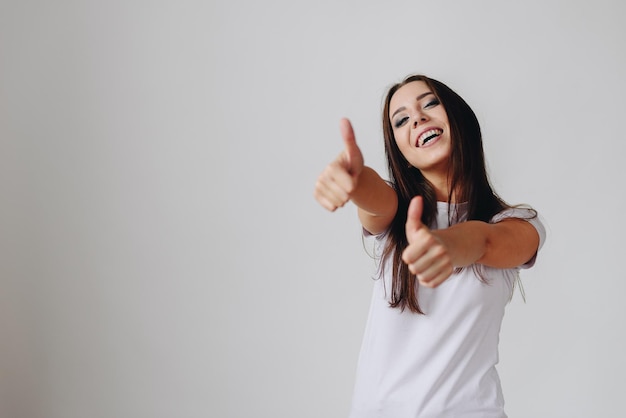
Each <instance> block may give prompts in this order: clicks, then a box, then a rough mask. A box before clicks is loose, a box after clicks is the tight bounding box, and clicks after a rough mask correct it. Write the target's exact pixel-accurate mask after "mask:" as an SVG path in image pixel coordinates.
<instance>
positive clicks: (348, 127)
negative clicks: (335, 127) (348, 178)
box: [339, 118, 363, 174]
mask: <svg viewBox="0 0 626 418" xmlns="http://www.w3.org/2000/svg"><path fill="white" fill-rule="evenodd" d="M339 130H340V132H341V137H342V138H343V144H344V146H345V152H346V157H347V161H348V165H349V167H350V173H351V174H358V173H359V172H360V171H361V168H362V167H363V154H362V153H361V149H360V148H359V146H358V145H357V144H356V138H355V136H354V130H353V129H352V124H351V123H350V120H349V119H347V118H343V119H341V121H340V122H339Z"/></svg>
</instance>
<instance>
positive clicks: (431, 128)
mask: <svg viewBox="0 0 626 418" xmlns="http://www.w3.org/2000/svg"><path fill="white" fill-rule="evenodd" d="M432 130H436V131H440V132H441V133H440V134H439V135H437V137H436V138H434V139H431V140H430V141H428V143H429V142H432V141H434V140H435V139H438V138H439V137H440V136H441V135H443V129H441V128H439V127H437V126H431V127H429V128H425V129H422V130H421V131H420V133H419V134H417V137H416V138H415V146H416V147H419V146H420V138H421V137H422V135H424V134H425V133H426V132H428V131H432Z"/></svg>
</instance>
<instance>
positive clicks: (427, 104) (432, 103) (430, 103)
mask: <svg viewBox="0 0 626 418" xmlns="http://www.w3.org/2000/svg"><path fill="white" fill-rule="evenodd" d="M438 104H439V100H437V99H432V100H431V101H429V102H428V103H426V105H425V106H424V109H428V108H429V107H433V106H437V105H438Z"/></svg>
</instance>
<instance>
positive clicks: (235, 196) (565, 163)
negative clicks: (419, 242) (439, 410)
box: [0, 0, 626, 418]
mask: <svg viewBox="0 0 626 418" xmlns="http://www.w3.org/2000/svg"><path fill="white" fill-rule="evenodd" d="M624 9H625V6H624V5H623V3H622V2H620V1H618V0H615V1H609V0H596V1H593V2H591V1H565V0H563V1H554V0H551V1H545V0H533V1H523V2H522V1H518V2H506V1H495V0H492V1H487V0H483V1H428V2H426V1H417V0H413V1H384V2H383V1H326V0H320V1H307V2H298V1H292V0H267V1H262V2H261V1H254V0H244V1H226V0H217V1H215V0H214V1H208V2H207V1H200V0H182V1H180V0H179V1H165V0H158V1H141V0H113V1H106V2H105V1H79V0H75V1H72V0H59V1H55V2H44V1H27V0H24V1H10V0H2V2H1V3H0V196H1V205H0V279H1V281H0V416H2V417H6V418H84V417H90V418H99V417H115V418H144V417H145V418H160V417H163V418H166V417H167V418H170V417H179V418H200V417H203V418H206V417H261V416H263V417H289V418H291V417H298V418H307V417H316V418H317V417H345V416H346V415H347V412H348V409H349V405H350V397H351V392H352V385H353V383H354V370H355V366H356V360H357V355H358V350H359V346H360V341H361V335H362V332H363V328H364V325H365V319H366V314H367V308H368V304H369V297H370V291H371V287H372V280H371V277H372V276H373V275H374V273H375V268H374V262H373V261H372V260H371V259H370V258H369V257H368V255H367V253H366V251H365V250H364V248H363V245H362V243H361V237H360V229H359V225H358V222H357V220H356V217H355V209H354V206H352V205H348V206H347V207H346V208H344V209H343V210H341V211H338V212H336V213H333V214H330V213H328V212H326V211H324V210H323V209H322V208H321V207H319V206H318V205H317V204H316V202H315V201H314V199H313V197H312V193H313V186H314V182H315V179H316V178H317V175H318V173H319V172H320V171H321V170H322V168H323V167H324V166H325V165H326V163H327V162H329V161H330V160H331V159H332V158H334V157H335V156H336V155H337V154H338V153H339V152H340V151H341V147H342V144H341V138H340V136H339V132H338V122H339V119H340V118H341V117H343V116H347V117H349V118H350V119H351V120H352V121H353V124H354V127H355V130H356V134H357V140H358V141H359V144H360V146H361V147H362V150H363V153H364V155H365V159H366V163H368V164H369V165H371V166H373V167H374V168H376V169H378V170H379V171H380V172H381V173H382V174H383V175H384V176H386V168H385V164H384V160H383V146H382V139H381V138H382V136H381V127H380V111H381V106H382V99H383V95H384V92H385V90H386V88H387V87H389V85H391V84H392V83H394V82H396V81H399V80H400V79H402V78H403V77H404V76H406V75H408V74H410V73H414V72H420V73H425V74H427V75H430V76H432V77H434V78H436V79H439V80H441V81H443V82H445V83H446V84H448V85H449V86H450V87H452V88H453V89H454V90H456V91H457V92H458V93H459V94H460V95H461V96H463V97H464V98H465V99H466V100H467V101H468V102H469V104H470V105H471V106H472V107H473V108H474V110H475V111H476V113H477V115H478V117H479V120H480V122H481V124H482V128H483V134H484V141H485V152H486V156H487V161H488V165H489V170H490V174H491V178H492V181H493V183H494V186H495V188H496V190H497V191H498V192H499V193H500V194H501V195H502V196H503V197H504V198H505V200H507V201H508V202H510V203H529V204H531V205H533V206H534V207H535V208H537V209H538V210H539V211H540V213H541V215H542V217H543V220H544V222H545V224H546V226H547V229H548V241H547V243H546V245H545V247H544V248H543V250H542V253H541V254H540V257H539V261H538V263H537V265H536V267H535V268H534V269H532V270H530V271H527V272H524V273H523V276H522V277H523V280H524V285H525V289H526V294H527V302H526V303H524V302H523V301H522V298H521V296H520V295H519V294H516V295H515V297H514V299H513V302H512V303H511V304H510V305H509V307H508V309H507V315H506V316H505V320H504V324H503V331H502V335H501V345H500V353H501V364H500V366H499V370H500V373H501V377H502V382H503V389H504V394H505V398H506V401H507V412H508V414H509V415H510V417H511V418H518V417H533V418H542V417H550V418H555V417H567V418H577V417H580V418H589V417H598V416H603V417H612V416H619V414H620V413H622V411H623V389H624V385H623V381H624V375H625V374H626V360H625V356H624V353H625V352H626V339H625V338H624V337H625V332H624V318H625V315H626V303H625V302H624V294H625V292H626V281H625V279H626V277H625V276H626V274H625V272H624V267H623V265H622V263H621V261H623V258H624V249H625V245H624V239H623V237H624V233H625V227H626V221H625V220H624V217H623V215H622V214H623V209H624V204H625V203H626V202H625V199H624V186H623V181H624V171H623V170H624V158H625V154H626V146H625V138H624V124H623V121H624V118H625V117H626V101H625V99H624V98H625V95H626V78H625V77H624V75H625V74H626V53H625V51H626V49H625V41H626V29H624V12H625V10H624Z"/></svg>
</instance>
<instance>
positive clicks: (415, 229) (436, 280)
mask: <svg viewBox="0 0 626 418" xmlns="http://www.w3.org/2000/svg"><path fill="white" fill-rule="evenodd" d="M422 207H423V201H422V197H421V196H416V197H414V198H413V199H412V200H411V204H410V205H409V210H408V213H407V221H406V238H407V240H408V242H409V245H408V246H407V247H406V248H405V250H404V251H403V252H402V260H403V261H404V262H405V263H406V264H407V265H408V266H409V270H410V271H411V273H413V274H415V275H416V276H417V279H418V280H419V282H420V284H422V285H424V286H427V287H437V286H439V285H440V284H441V283H443V282H444V281H445V280H446V279H447V278H448V277H450V275H451V274H452V272H453V271H454V266H453V265H452V257H451V255H450V252H449V249H448V246H447V245H446V244H445V243H444V241H443V240H442V239H441V238H440V237H439V236H437V234H436V232H435V231H431V230H430V229H429V228H428V227H426V225H424V224H423V223H422V219H421V218H422Z"/></svg>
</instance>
